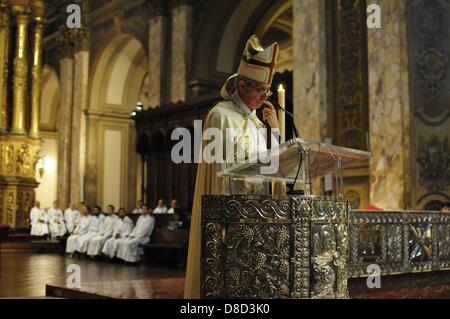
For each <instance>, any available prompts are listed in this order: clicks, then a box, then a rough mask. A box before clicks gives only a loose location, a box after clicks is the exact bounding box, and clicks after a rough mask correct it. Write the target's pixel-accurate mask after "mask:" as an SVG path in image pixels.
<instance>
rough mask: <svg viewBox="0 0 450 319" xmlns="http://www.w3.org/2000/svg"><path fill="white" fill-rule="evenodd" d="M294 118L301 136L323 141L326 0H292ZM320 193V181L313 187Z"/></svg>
mask: <svg viewBox="0 0 450 319" xmlns="http://www.w3.org/2000/svg"><path fill="white" fill-rule="evenodd" d="M293 19H294V27H293V50H294V57H295V59H294V117H295V122H296V125H297V127H298V128H299V131H300V137H301V138H303V139H306V140H311V141H320V142H323V141H324V138H325V137H326V133H327V131H326V129H327V104H326V101H327V59H326V53H327V50H326V23H325V19H326V11H325V0H293ZM313 192H314V193H315V194H317V193H321V186H320V182H319V181H316V183H314V185H313Z"/></svg>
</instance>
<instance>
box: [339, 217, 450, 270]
mask: <svg viewBox="0 0 450 319" xmlns="http://www.w3.org/2000/svg"><path fill="white" fill-rule="evenodd" d="M348 229H349V264H348V277H349V278H356V277H364V276H367V275H368V272H367V267H368V266H369V265H370V264H376V265H378V266H380V268H381V273H382V275H393V274H404V273H417V272H429V271H439V270H449V269H450V214H449V213H440V212H417V211H410V212H408V211H404V212H393V211H374V212H367V211H364V212H363V211H350V213H349V220H348Z"/></svg>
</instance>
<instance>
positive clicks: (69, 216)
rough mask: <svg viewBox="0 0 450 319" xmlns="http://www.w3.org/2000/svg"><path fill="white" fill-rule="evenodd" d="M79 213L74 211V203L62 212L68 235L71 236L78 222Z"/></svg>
mask: <svg viewBox="0 0 450 319" xmlns="http://www.w3.org/2000/svg"><path fill="white" fill-rule="evenodd" d="M80 218H81V216H80V212H79V211H78V210H77V209H75V203H70V204H69V208H67V209H66V210H65V212H64V219H65V221H66V227H67V231H68V232H69V234H72V233H73V231H74V229H75V227H76V226H77V224H78V223H79V222H80Z"/></svg>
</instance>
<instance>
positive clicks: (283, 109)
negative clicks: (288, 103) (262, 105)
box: [273, 103, 300, 138]
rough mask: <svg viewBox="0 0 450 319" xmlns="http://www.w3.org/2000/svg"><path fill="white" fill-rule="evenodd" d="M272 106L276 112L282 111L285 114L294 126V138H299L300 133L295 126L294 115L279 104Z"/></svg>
mask: <svg viewBox="0 0 450 319" xmlns="http://www.w3.org/2000/svg"><path fill="white" fill-rule="evenodd" d="M273 106H274V107H275V109H276V110H277V111H283V112H284V113H286V114H287V115H289V117H290V118H291V120H292V125H293V126H294V133H295V137H296V138H300V133H299V131H298V129H297V126H296V125H295V119H294V114H292V113H291V112H289V111H288V110H286V109H285V108H284V107H282V106H281V105H280V104H278V103H275V104H273Z"/></svg>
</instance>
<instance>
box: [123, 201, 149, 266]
mask: <svg viewBox="0 0 450 319" xmlns="http://www.w3.org/2000/svg"><path fill="white" fill-rule="evenodd" d="M154 227H155V218H154V217H153V216H151V215H150V210H149V208H148V207H147V206H146V205H144V206H143V207H142V215H141V217H139V219H138V221H137V223H136V227H134V229H133V231H132V232H131V233H130V235H129V236H127V237H126V238H124V239H120V240H119V241H118V243H117V245H118V249H117V254H116V257H117V258H119V259H122V260H124V261H126V262H130V263H135V262H138V261H140V260H141V255H142V254H143V253H144V252H143V249H142V247H139V244H146V243H148V242H149V241H150V236H151V235H152V232H153V228H154Z"/></svg>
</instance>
